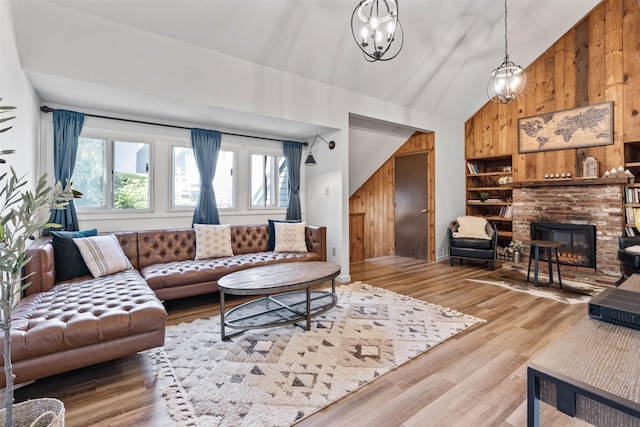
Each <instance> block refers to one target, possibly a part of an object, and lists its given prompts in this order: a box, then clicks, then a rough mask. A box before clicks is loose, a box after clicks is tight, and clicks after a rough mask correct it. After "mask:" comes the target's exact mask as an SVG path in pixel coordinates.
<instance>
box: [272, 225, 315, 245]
mask: <svg viewBox="0 0 640 427" xmlns="http://www.w3.org/2000/svg"><path fill="white" fill-rule="evenodd" d="M274 226H275V229H276V247H275V249H274V251H275V252H308V250H307V240H306V239H305V235H304V231H305V227H306V226H307V223H306V222H298V223H286V222H276V223H275V224H274Z"/></svg>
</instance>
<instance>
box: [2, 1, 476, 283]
mask: <svg viewBox="0 0 640 427" xmlns="http://www.w3.org/2000/svg"><path fill="white" fill-rule="evenodd" d="M17 3H19V4H20V5H21V7H20V8H16V12H15V15H14V22H19V23H20V28H19V29H18V32H19V34H20V44H19V47H20V52H21V60H22V64H23V67H24V68H25V69H27V70H30V71H32V72H34V73H41V74H46V75H53V76H58V77H62V78H68V79H77V80H81V81H90V82H92V83H94V84H96V85H99V86H97V87H104V88H109V87H113V88H117V89H124V90H129V91H135V92H137V93H139V94H140V96H141V97H142V96H144V95H150V96H154V97H163V98H170V99H174V100H176V103H179V102H184V103H191V104H193V103H195V104H202V105H212V106H218V107H225V108H229V109H233V110H239V111H244V112H250V113H255V114H259V115H264V116H270V117H279V118H284V119H287V120H293V121H298V122H302V123H313V124H317V125H321V126H326V127H329V128H333V129H338V132H336V134H335V136H328V137H327V138H325V139H329V138H331V139H333V140H335V141H336V149H335V150H333V151H331V152H326V153H324V152H323V151H322V150H320V149H319V150H318V152H317V154H316V152H315V151H314V155H316V159H317V160H318V165H317V166H318V167H317V168H316V169H314V170H313V171H311V170H309V169H305V171H306V174H307V176H306V192H307V194H306V214H307V218H308V219H309V220H310V222H316V223H324V224H327V225H328V239H329V247H330V248H331V247H333V246H334V245H335V247H336V257H335V260H336V261H337V262H338V263H339V264H341V266H342V275H343V277H342V278H343V279H348V277H349V276H348V271H349V254H348V245H349V244H348V239H349V232H348V209H349V207H348V198H349V182H348V176H349V162H348V156H349V135H348V134H349V132H348V129H349V113H354V114H357V115H360V116H364V117H370V118H373V119H377V120H383V121H387V122H392V123H398V124H400V125H405V126H410V127H414V128H418V129H425V130H432V131H434V132H435V134H436V183H437V186H438V191H437V194H436V212H437V220H436V226H437V229H436V233H437V236H436V240H437V242H438V248H437V253H438V254H440V253H442V249H443V247H442V245H443V244H444V243H445V239H444V236H445V233H446V224H447V223H448V221H449V219H450V218H451V217H452V216H455V215H458V214H461V213H462V212H464V182H463V179H462V178H461V177H462V176H463V171H464V169H463V166H460V165H464V163H463V158H464V154H463V152H464V123H462V122H459V121H452V120H448V119H444V118H442V117H439V116H437V115H433V114H428V113H425V112H421V111H417V110H412V109H408V108H405V107H402V106H399V105H396V104H391V103H388V102H384V101H381V100H379V99H375V98H370V97H366V96H363V95H359V94H355V93H353V92H349V91H346V90H343V89H340V88H337V87H334V86H330V85H326V84H323V83H319V82H317V81H313V80H309V79H304V78H301V77H299V76H296V75H292V74H288V73H283V72H279V71H277V70H274V69H270V68H267V67H263V66H260V65H257V64H253V63H249V62H246V61H243V60H240V59H237V58H234V57H231V56H228V55H223V54H220V53H217V52H211V51H208V50H205V49H202V48H199V47H196V46H193V45H188V44H185V43H181V42H178V41H175V40H172V39H168V38H165V37H161V36H158V35H155V34H152V33H148V32H145V31H141V30H137V29H134V28H130V27H127V26H125V25H120V24H116V23H113V22H110V21H106V20H103V19H100V18H96V17H94V16H91V15H87V14H83V13H80V12H77V11H74V10H70V9H67V8H64V7H61V6H58V5H56V4H55V3H52V2H48V1H44V0H33V1H29V2H17ZM61 29H64V31H62V30H61ZM61 46H64V49H60V47H61ZM372 66H375V64H372ZM44 101H49V100H48V99H44ZM90 102H95V100H94V99H89V98H87V99H81V98H79V99H77V100H76V101H75V105H84V104H89V103H90ZM131 109H132V106H131V105H130V104H129V103H127V102H126V100H123V102H122V105H120V106H119V107H118V109H117V110H116V111H118V112H120V113H123V114H127V113H131ZM138 113H139V114H141V115H143V114H144V111H138ZM314 148H315V147H314ZM325 155H326V157H325ZM455 174H459V175H460V176H461V177H456V176H455ZM327 187H329V195H326V188H327Z"/></svg>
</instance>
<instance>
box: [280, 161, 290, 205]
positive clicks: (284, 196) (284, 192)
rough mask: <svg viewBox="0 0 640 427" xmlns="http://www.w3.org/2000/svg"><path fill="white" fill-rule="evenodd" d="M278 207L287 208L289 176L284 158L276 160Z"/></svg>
mask: <svg viewBox="0 0 640 427" xmlns="http://www.w3.org/2000/svg"><path fill="white" fill-rule="evenodd" d="M278 180H279V183H280V184H279V188H278V206H281V207H285V208H286V207H287V206H289V175H288V173H287V165H286V162H285V160H284V157H279V158H278Z"/></svg>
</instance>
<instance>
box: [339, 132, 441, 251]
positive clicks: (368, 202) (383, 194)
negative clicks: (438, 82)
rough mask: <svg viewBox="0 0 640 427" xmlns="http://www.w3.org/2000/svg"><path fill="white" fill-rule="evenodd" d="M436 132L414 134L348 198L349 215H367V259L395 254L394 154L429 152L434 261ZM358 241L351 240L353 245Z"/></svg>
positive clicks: (431, 245)
mask: <svg viewBox="0 0 640 427" xmlns="http://www.w3.org/2000/svg"><path fill="white" fill-rule="evenodd" d="M434 147H435V134H433V133H423V132H416V133H414V134H413V135H412V136H411V137H410V138H409V139H408V140H407V141H406V142H405V143H404V144H403V145H402V146H401V147H400V148H399V149H398V150H397V151H396V152H395V153H394V154H393V155H392V156H391V157H390V158H389V160H387V161H386V162H385V163H384V164H383V165H382V166H381V167H380V168H379V169H378V170H377V171H376V172H375V173H374V174H373V175H372V176H371V177H370V178H369V179H368V180H367V182H365V183H364V184H363V185H362V186H361V187H360V188H359V189H358V190H357V191H356V192H355V193H354V194H353V195H352V196H351V197H350V198H349V214H358V213H363V214H364V258H365V259H367V258H377V257H381V256H387V255H395V251H396V248H395V229H394V221H395V216H394V203H395V202H394V182H393V181H394V164H395V157H396V156H400V155H404V154H412V153H424V152H426V153H427V162H428V165H429V166H428V168H429V171H430V172H429V182H428V183H427V188H428V197H429V200H428V206H427V210H428V215H429V230H428V239H429V249H428V259H429V260H430V261H434V260H435V175H434V168H435V156H434V151H433V150H434ZM356 244H358V242H350V246H351V247H353V246H354V245H356Z"/></svg>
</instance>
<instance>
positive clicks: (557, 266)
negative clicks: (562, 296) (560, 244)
mask: <svg viewBox="0 0 640 427" xmlns="http://www.w3.org/2000/svg"><path fill="white" fill-rule="evenodd" d="M555 250H556V268H557V269H558V284H559V285H560V289H562V278H561V277H560V259H559V258H558V248H555Z"/></svg>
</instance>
